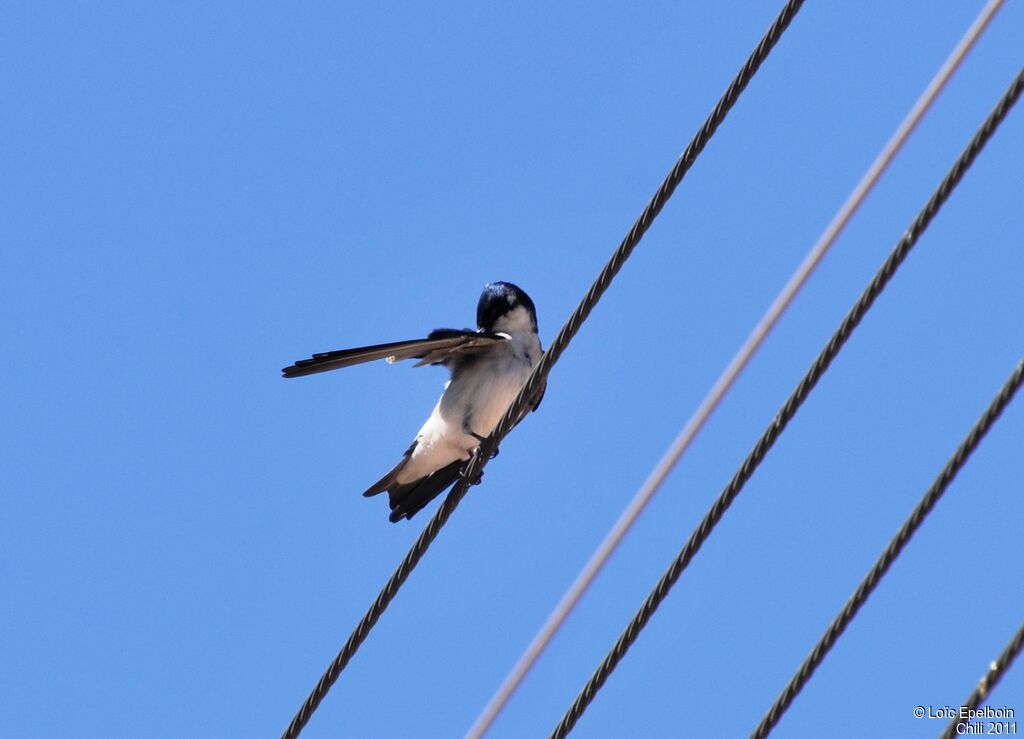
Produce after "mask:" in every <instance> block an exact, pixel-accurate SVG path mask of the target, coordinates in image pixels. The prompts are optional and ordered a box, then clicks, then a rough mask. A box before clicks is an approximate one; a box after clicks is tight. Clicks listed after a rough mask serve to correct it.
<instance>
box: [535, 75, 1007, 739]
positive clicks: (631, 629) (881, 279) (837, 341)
mask: <svg viewBox="0 0 1024 739" xmlns="http://www.w3.org/2000/svg"><path fill="white" fill-rule="evenodd" d="M1022 90H1024V70H1021V72H1020V73H1019V74H1018V75H1017V77H1016V79H1015V80H1014V81H1013V83H1012V84H1011V85H1010V87H1009V89H1008V90H1007V91H1006V92H1005V93H1004V95H1003V97H1002V98H1001V99H1000V100H999V102H998V103H997V104H996V106H995V108H994V109H993V110H992V112H991V113H990V114H989V116H988V118H986V119H985V122H984V123H983V124H982V125H981V127H980V128H979V129H978V131H977V132H976V133H975V135H974V137H973V138H972V139H971V141H970V143H969V144H968V145H967V147H966V148H965V149H964V151H963V152H962V153H961V154H960V157H959V158H958V159H957V161H956V163H955V164H954V165H953V167H952V168H951V169H950V171H949V172H948V173H947V174H946V176H945V178H944V179H943V180H942V183H941V184H940V185H939V187H938V189H936V191H935V192H934V193H933V194H932V196H931V198H929V200H928V202H927V203H926V204H925V206H924V208H923V209H922V210H921V212H920V213H919V214H918V215H917V218H915V219H914V221H913V223H912V224H911V225H910V227H909V228H908V229H907V231H906V233H904V235H903V238H902V239H900V241H899V243H898V244H897V245H896V247H895V248H894V249H893V250H892V252H891V253H890V254H889V256H888V258H887V259H886V260H885V262H884V263H883V264H882V266H881V268H880V269H879V270H878V273H877V274H876V275H875V276H874V278H873V279H872V280H871V282H870V284H869V285H868V286H867V288H865V290H864V292H863V293H862V294H861V296H860V297H859V298H858V299H857V302H856V303H854V305H853V307H852V308H851V309H850V311H849V312H848V313H847V314H846V316H845V317H844V318H843V321H842V323H840V325H839V328H838V329H836V332H835V333H834V334H833V335H832V338H831V339H829V341H828V343H827V344H826V345H825V348H824V349H822V351H821V353H820V354H819V355H818V357H817V359H815V361H814V363H813V364H812V365H811V368H810V369H809V370H808V371H807V374H805V375H804V377H803V379H802V380H800V383H799V384H798V385H797V387H796V389H795V390H793V392H792V394H791V395H790V396H789V398H788V399H787V400H786V402H785V403H784V404H783V406H782V408H781V409H780V410H779V412H778V414H777V415H776V416H775V418H774V419H773V420H772V422H771V423H770V424H769V425H768V428H767V429H765V431H764V433H763V434H762V435H761V438H760V439H758V441H757V443H756V444H755V445H754V447H753V449H751V451H750V453H749V454H748V455H747V457H746V459H745V460H743V464H742V465H740V468H739V469H738V470H737V471H736V473H735V474H734V475H733V477H732V479H731V480H730V481H729V484H728V485H726V487H725V489H724V490H723V491H722V493H721V494H720V495H719V496H718V498H717V499H716V500H715V502H714V504H713V505H712V506H711V509H710V510H709V511H708V512H707V514H705V516H704V518H703V519H702V520H701V522H700V524H699V525H698V526H697V528H696V529H695V530H694V532H693V533H692V534H691V535H690V538H689V539H688V540H687V542H686V544H685V546H683V548H682V550H681V551H680V552H679V554H678V555H677V556H676V558H675V560H673V562H672V564H671V565H669V567H668V569H667V570H666V571H665V573H664V574H663V575H662V577H661V579H660V580H659V581H658V583H657V585H655V586H654V588H653V589H652V590H651V592H650V594H649V595H648V596H647V599H646V600H645V601H644V603H643V605H641V606H640V609H639V610H638V611H637V612H636V614H635V615H634V616H633V619H632V620H631V621H630V622H629V625H628V626H627V627H626V629H625V630H624V631H623V632H622V634H621V635H620V636H619V638H618V640H617V641H616V643H615V645H614V646H613V647H612V649H611V651H609V653H608V655H607V656H606V657H605V658H604V660H603V661H602V662H601V664H600V665H599V666H598V668H597V669H596V670H595V671H594V673H593V675H592V676H591V677H590V679H589V680H588V681H587V684H586V685H585V686H584V687H583V689H582V690H581V691H580V693H579V695H577V696H576V699H575V700H574V701H573V703H572V705H571V706H570V707H569V708H568V710H567V711H566V712H565V715H563V716H562V719H561V720H560V721H559V723H558V725H557V726H556V727H555V729H554V731H553V732H552V733H551V737H552V739H562V738H563V737H565V736H566V735H568V733H569V732H570V731H572V728H573V726H575V724H576V722H577V721H578V720H579V719H580V717H581V716H582V715H583V713H584V711H586V709H587V707H588V706H589V705H590V703H591V701H593V699H594V697H595V696H596V695H597V692H598V691H599V690H600V689H601V687H602V686H603V685H604V683H605V681H606V680H607V679H608V677H609V675H611V673H612V672H613V671H614V670H615V668H616V666H618V663H619V662H620V661H621V660H622V658H623V657H625V655H626V652H628V651H629V648H630V647H631V646H632V645H633V642H635V641H636V639H637V637H638V636H639V635H640V632H641V631H642V630H643V628H644V626H646V625H647V622H648V621H649V620H650V618H651V616H653V615H654V612H655V611H656V610H657V609H658V606H660V605H661V603H662V601H663V600H664V599H665V598H666V597H668V594H669V591H671V589H672V586H673V585H675V583H676V581H677V580H678V579H679V577H680V575H682V573H683V570H685V569H686V567H687V566H688V565H689V563H690V560H692V559H693V557H694V556H695V555H696V554H697V552H698V551H699V550H700V548H701V546H702V545H703V544H704V541H705V540H706V539H707V538H708V536H710V535H711V532H712V530H713V529H714V528H715V526H717V525H718V522H719V521H720V520H721V518H722V516H724V515H725V512H726V510H728V508H729V506H730V505H732V502H733V501H734V500H735V499H736V497H737V496H738V495H739V494H740V492H741V491H742V490H743V487H744V485H746V483H747V481H748V480H749V479H750V478H751V476H752V475H753V474H754V471H755V470H756V469H757V467H758V466H759V465H760V464H761V461H762V460H763V459H764V457H765V455H767V453H768V451H769V450H770V449H771V448H772V446H773V445H774V444H775V441H776V440H777V439H778V437H779V436H780V435H781V434H782V432H783V431H784V430H785V428H786V426H787V425H788V424H789V422H790V421H791V420H792V418H793V416H795V415H796V413H797V411H798V410H799V409H800V406H801V405H802V404H803V402H804V400H805V399H806V398H807V395H808V394H809V393H810V392H811V390H813V389H814V387H815V385H817V383H818V380H820V379H821V376H822V375H823V374H824V373H825V371H826V370H827V369H828V368H829V365H831V363H832V360H833V359H835V357H836V355H837V354H839V351H840V350H841V349H842V348H843V345H844V344H845V343H846V341H847V340H848V339H849V338H850V335H851V334H852V333H853V331H854V329H856V328H857V325H858V324H859V323H860V321H861V319H862V318H863V317H864V315H865V314H866V313H867V312H868V310H869V309H870V308H871V306H872V305H873V304H874V302H875V300H876V299H877V298H878V296H879V295H880V294H881V293H882V291H883V290H884V289H885V287H886V285H887V284H888V283H889V280H891V279H892V277H893V275H894V274H895V273H896V270H897V269H899V267H900V265H901V264H902V263H903V261H904V259H906V257H907V254H909V253H910V250H911V249H913V248H914V246H915V244H916V243H917V240H918V239H919V238H920V237H921V234H923V233H924V231H925V230H926V229H927V228H928V226H929V224H930V223H931V221H932V219H933V218H934V217H935V215H936V214H937V213H938V212H939V210H940V209H941V208H942V205H943V204H944V203H945V202H946V200H947V199H948V198H949V196H950V194H951V193H952V192H953V190H954V189H955V188H956V186H957V185H958V184H959V182H960V180H961V179H962V178H963V175H964V173H965V172H966V171H967V169H968V168H969V167H970V166H971V164H972V163H973V162H974V160H975V158H977V156H978V154H979V153H980V152H981V150H982V149H983V148H984V147H985V144H986V143H987V142H988V140H989V139H990V138H991V137H992V135H993V134H994V133H995V131H996V129H997V128H998V127H999V124H1000V123H1001V122H1002V121H1003V119H1004V118H1005V117H1006V115H1007V113H1009V111H1010V109H1011V108H1012V107H1013V104H1014V103H1015V102H1016V101H1017V99H1018V98H1019V97H1020V94H1021V91H1022Z"/></svg>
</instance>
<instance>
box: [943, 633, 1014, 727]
mask: <svg viewBox="0 0 1024 739" xmlns="http://www.w3.org/2000/svg"><path fill="white" fill-rule="evenodd" d="M1021 649H1024V624H1021V627H1020V629H1018V630H1017V633H1016V634H1014V635H1013V638H1012V639H1011V640H1010V643H1009V644H1007V645H1006V649H1004V650H1003V653H1002V654H1000V655H999V656H998V657H997V658H996V660H995V662H993V663H992V664H990V665H989V668H988V672H986V673H985V675H984V676H983V677H982V678H981V680H979V681H978V687H976V688H975V689H974V692H973V693H971V694H970V695H969V696H967V700H965V701H964V702H963V703H961V704H960V705H961V706H962V707H964V708H970V709H972V710H973V709H976V708H977V707H978V706H980V705H981V704H982V703H984V702H985V701H986V700H988V694H989V693H991V692H992V689H993V688H994V687H995V686H996V685H998V684H999V681H1000V680H1002V679H1003V675H1004V674H1005V673H1006V671H1007V670H1009V669H1010V666H1011V665H1012V664H1013V661H1014V660H1015V659H1017V655H1018V654H1020V652H1021ZM957 713H958V716H957V718H954V719H953V720H952V721H950V722H949V726H947V727H946V730H945V731H944V732H942V734H941V736H940V737H939V739H953V737H955V736H958V732H957V730H956V727H957V725H958V724H961V723H963V721H964V720H963V719H961V718H959V711H957Z"/></svg>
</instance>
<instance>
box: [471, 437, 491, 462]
mask: <svg viewBox="0 0 1024 739" xmlns="http://www.w3.org/2000/svg"><path fill="white" fill-rule="evenodd" d="M469 435H470V436H472V437H473V438H474V439H476V440H477V441H479V442H480V443H481V444H483V443H484V441H486V439H487V437H486V436H481V435H480V434H478V433H476V432H475V431H470V432H469ZM477 448H478V449H479V447H477ZM497 456H498V447H494V451H493V452H491V459H494V458H495V457H497Z"/></svg>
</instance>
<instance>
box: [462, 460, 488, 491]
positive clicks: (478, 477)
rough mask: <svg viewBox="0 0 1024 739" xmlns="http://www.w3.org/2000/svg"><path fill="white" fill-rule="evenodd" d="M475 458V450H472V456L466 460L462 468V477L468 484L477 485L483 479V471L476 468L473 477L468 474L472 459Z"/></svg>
mask: <svg viewBox="0 0 1024 739" xmlns="http://www.w3.org/2000/svg"><path fill="white" fill-rule="evenodd" d="M474 459H476V452H473V456H472V457H470V458H469V461H468V462H466V466H465V467H463V468H462V479H463V480H465V481H466V483H467V484H469V485H479V484H480V483H481V482H482V481H483V479H484V471H483V470H477V472H476V476H475V477H470V476H469V468H470V467H472V466H473V460H474Z"/></svg>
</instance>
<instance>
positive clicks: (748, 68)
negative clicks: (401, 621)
mask: <svg viewBox="0 0 1024 739" xmlns="http://www.w3.org/2000/svg"><path fill="white" fill-rule="evenodd" d="M803 2H804V0H789V2H787V3H786V6H785V7H784V8H783V9H782V12H781V13H780V14H779V17H778V18H777V19H776V20H775V23H774V24H773V25H772V27H771V28H770V29H769V31H768V33H767V34H766V35H765V36H764V38H762V39H761V42H760V43H759V44H758V46H757V48H756V49H755V50H754V52H753V53H752V54H751V55H750V57H749V58H748V59H747V62H746V64H744V65H743V68H742V69H741V70H740V71H739V73H738V74H737V75H736V77H735V78H734V79H733V80H732V82H731V83H730V84H729V87H728V88H727V89H726V91H725V93H724V94H723V95H722V97H721V99H719V101H718V103H717V105H715V108H714V110H713V111H712V112H711V114H710V115H709V116H708V117H707V119H706V120H705V121H704V124H703V125H702V126H701V128H700V130H699V131H697V133H696V135H695V136H694V137H693V139H692V140H691V141H690V143H689V145H688V146H687V147H686V149H685V150H684V151H683V153H682V155H681V156H680V157H679V159H678V160H677V161H676V163H675V164H674V165H673V167H672V169H671V171H670V172H669V173H668V175H667V176H666V177H665V180H664V181H663V182H662V183H661V186H660V187H659V188H658V190H657V192H656V193H655V194H654V197H653V198H651V200H650V202H649V203H648V204H647V207H645V208H644V210H643V212H642V213H641V214H640V217H639V218H637V220H636V222H635V223H634V224H633V227H632V228H631V229H630V231H629V233H628V234H626V236H625V238H623V240H622V241H621V242H620V244H619V246H618V248H617V249H616V250H615V252H614V253H613V254H612V256H611V259H609V261H608V263H607V264H606V265H605V266H604V269H602V270H601V273H600V274H599V275H598V277H597V279H596V280H595V281H594V284H593V285H591V286H590V289H589V290H588V291H587V293H586V295H584V297H583V299H582V300H581V301H580V304H579V305H578V306H577V307H576V310H574V311H573V313H572V315H571V316H569V319H568V320H567V321H566V323H565V325H564V326H562V329H561V331H559V332H558V335H557V336H556V337H555V339H554V340H553V341H552V342H551V345H550V346H549V347H548V350H547V351H546V352H545V353H544V355H543V357H541V360H540V362H539V363H538V364H537V366H536V367H534V369H533V372H532V373H531V374H530V377H529V379H528V380H527V381H526V384H525V385H524V386H523V388H522V390H520V392H519V395H517V396H516V398H515V400H514V401H512V404H511V405H510V406H509V408H508V410H507V411H506V412H505V415H504V416H502V418H501V420H500V421H499V422H498V425H497V426H496V427H495V429H494V431H493V432H492V433H491V434H490V436H488V437H487V439H485V440H484V441H483V442H482V443H481V444H480V448H479V449H478V451H477V453H476V454H474V456H473V458H472V459H471V460H470V461H469V463H468V464H467V467H466V470H465V471H464V472H463V476H462V478H461V479H460V480H459V481H458V482H457V483H456V484H455V487H454V488H452V491H451V492H450V493H449V494H448V496H447V497H446V498H445V500H444V502H443V503H442V504H441V507H440V508H439V509H438V511H437V513H436V514H435V515H434V517H433V518H432V519H431V520H430V523H428V524H427V526H426V528H424V530H423V532H422V533H421V534H420V536H419V538H418V539H417V540H416V543H415V544H413V546H412V548H411V549H410V550H409V552H408V554H406V556H405V559H403V560H402V563H401V564H400V565H399V566H398V569H397V570H395V572H394V574H392V576H391V578H390V579H389V580H388V581H387V583H386V584H385V585H384V588H383V589H382V590H381V591H380V594H379V595H378V596H377V599H376V600H375V601H374V603H373V605H372V606H370V608H369V609H368V610H367V612H366V613H365V614H364V615H363V617H362V619H361V620H360V621H359V624H358V625H357V626H356V628H355V630H354V631H353V632H352V633H351V635H350V636H349V638H348V640H347V641H346V642H345V644H344V646H343V647H342V648H341V651H339V652H338V654H337V656H335V658H334V660H333V661H332V662H331V664H330V665H329V666H328V668H327V670H326V671H325V672H324V674H323V675H322V676H321V678H320V680H319V681H318V682H317V684H316V687H314V688H313V690H312V692H311V693H310V694H309V696H308V697H307V698H306V700H305V702H304V703H303V705H302V707H301V708H300V709H299V711H298V713H296V714H295V717H294V718H293V719H292V721H291V723H290V724H289V725H288V728H287V729H286V730H285V732H284V734H283V735H282V739H294V738H295V737H297V736H298V735H299V734H300V733H301V731H302V729H303V727H304V726H305V725H306V724H307V723H308V722H309V719H310V718H311V717H312V715H313V713H314V712H315V711H316V709H317V706H319V705H320V702H321V701H322V700H323V699H324V697H325V696H326V695H327V693H328V692H329V691H330V689H331V687H332V686H333V685H334V683H335V681H337V679H338V676H339V675H340V674H341V672H342V670H344V669H345V667H346V665H347V664H348V662H349V660H351V659H352V656H353V655H354V654H355V653H356V651H357V650H358V649H359V646H360V645H361V644H362V643H363V641H364V640H365V639H366V637H367V635H368V634H369V632H370V630H371V629H372V628H373V626H374V624H376V623H377V621H378V619H380V617H381V615H382V614H383V613H384V611H385V610H386V609H387V607H388V604H389V603H390V602H391V600H392V599H393V598H394V597H395V594H396V593H397V592H398V589H399V588H400V587H401V586H402V583H404V582H405V580H406V578H408V577H409V574H410V573H411V572H412V570H413V569H414V568H415V567H416V564H417V563H418V562H419V561H420V559H421V558H422V557H423V555H424V554H425V553H426V551H427V549H428V548H429V547H430V544H431V542H433V540H434V538H435V537H436V536H437V534H438V532H439V531H440V530H441V527H442V526H444V524H445V522H447V520H448V518H449V517H450V516H451V514H452V513H453V512H454V511H455V508H456V507H457V506H458V505H459V503H460V502H461V501H462V498H463V497H465V495H466V492H467V490H468V488H469V482H468V481H469V480H477V481H478V480H479V477H480V474H481V473H482V472H483V469H484V467H485V466H486V464H487V462H488V461H489V460H490V459H491V457H492V455H493V453H494V451H495V450H496V449H497V447H498V444H499V443H500V442H501V440H502V439H503V438H505V436H506V435H507V434H508V432H509V431H511V429H512V427H513V426H514V425H515V423H516V421H518V420H519V418H520V417H521V416H522V414H523V413H524V412H525V411H526V408H527V405H528V404H529V403H531V402H532V401H533V399H534V397H535V394H536V393H537V392H538V391H539V390H540V389H541V388H542V387H543V386H544V383H545V381H546V380H547V376H548V374H549V373H550V372H551V369H552V367H554V365H555V363H556V362H557V361H558V359H559V358H560V357H561V356H562V352H564V351H565V349H566V347H567V346H568V345H569V342H570V341H572V339H573V337H575V335H576V333H577V332H578V331H579V329H580V327H581V326H582V325H583V322H584V321H586V320H587V317H588V316H589V315H590V313H591V311H593V309H594V307H595V306H596V305H597V303H598V301H600V299H601V297H602V296H603V295H604V293H605V291H606V290H607V289H608V287H609V286H610V285H611V282H612V280H613V279H614V278H615V276H616V275H617V274H618V272H619V270H620V269H622V266H623V264H625V262H626V260H627V259H628V258H629V256H630V255H631V254H632V252H633V250H634V249H635V248H636V246H637V244H639V243H640V240H641V239H642V238H643V236H644V234H645V233H646V232H647V229H649V228H650V226H651V224H652V223H653V222H654V219H655V218H657V216H658V214H659V213H660V212H661V210H662V208H664V207H665V204H666V203H667V202H668V200H669V198H671V197H672V194H673V193H674V192H675V189H676V187H678V185H679V183H680V182H682V180H683V178H684V177H685V176H686V173H687V172H688V171H689V170H690V167H691V166H693V163H694V162H695V161H696V160H697V157H698V156H699V155H700V153H701V152H702V151H703V150H704V147H705V146H706V145H707V143H708V141H710V140H711V137H712V136H714V134H715V131H717V130H718V127H719V126H720V125H721V123H722V122H723V121H724V120H725V118H726V116H727V115H728V113H729V111H730V110H731V109H732V107H733V106H734V105H735V104H736V101H737V100H738V99H739V96H740V94H741V93H742V92H743V90H744V89H745V88H746V86H747V84H748V83H749V82H750V80H751V79H753V77H754V75H755V74H756V73H757V70H758V68H760V66H761V64H762V62H764V60H765V59H766V58H767V57H768V54H769V53H770V52H771V50H772V49H773V48H774V46H775V44H776V42H777V41H778V40H779V37H780V36H781V35H782V33H783V31H785V30H786V28H787V27H788V26H789V23H790V21H791V20H792V19H793V17H794V16H795V15H796V13H797V11H798V10H799V9H800V7H801V6H802V5H803Z"/></svg>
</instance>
